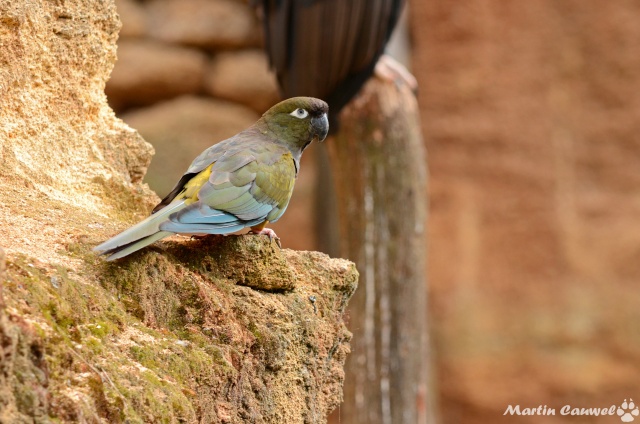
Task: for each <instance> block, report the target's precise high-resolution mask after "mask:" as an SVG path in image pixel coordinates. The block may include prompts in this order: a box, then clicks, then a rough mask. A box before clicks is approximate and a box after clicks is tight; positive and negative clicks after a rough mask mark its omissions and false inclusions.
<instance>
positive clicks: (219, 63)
mask: <svg viewBox="0 0 640 424" xmlns="http://www.w3.org/2000/svg"><path fill="white" fill-rule="evenodd" d="M204 81H205V90H206V91H207V93H209V94H211V95H212V96H214V97H219V98H222V99H227V100H231V101H235V102H238V103H242V104H244V105H247V106H249V107H250V108H252V109H253V110H255V111H256V112H258V113H260V114H262V113H264V112H265V111H266V110H267V109H269V108H270V107H271V106H273V105H274V104H275V103H277V102H278V100H279V98H280V96H279V93H278V84H277V81H276V77H275V75H274V74H273V73H271V72H270V71H269V64H268V61H267V58H266V56H265V54H264V52H262V51H261V50H242V51H238V52H226V53H219V54H217V55H216V56H215V57H214V58H213V60H212V61H211V64H210V65H209V67H208V69H207V71H206V73H205V79H204Z"/></svg>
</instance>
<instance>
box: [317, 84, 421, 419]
mask: <svg viewBox="0 0 640 424" xmlns="http://www.w3.org/2000/svg"><path fill="white" fill-rule="evenodd" d="M340 122H341V127H340V129H339V131H338V133H337V134H336V136H335V138H334V139H332V140H329V143H330V144H329V148H330V154H331V163H332V167H333V173H334V176H335V181H336V187H337V196H338V209H339V218H340V232H341V234H340V253H341V255H343V256H344V257H347V258H349V259H351V260H353V261H355V262H356V266H357V268H358V270H359V272H360V282H359V287H358V290H357V291H356V294H355V295H354V297H353V299H352V301H351V304H350V307H349V311H350V318H349V322H350V323H349V328H350V329H351V331H352V332H353V340H352V342H351V348H352V353H351V355H350V356H349V357H348V360H347V366H346V370H345V372H346V378H345V387H344V403H343V405H342V406H341V408H340V410H339V411H338V412H337V413H338V414H339V415H340V418H339V419H340V421H341V422H343V423H349V424H364V423H366V424H378V423H379V424H401V423H410V424H414V423H426V422H427V376H428V373H429V371H428V370H429V363H430V358H429V355H428V352H427V321H426V276H425V273H424V271H425V266H424V265H425V261H426V243H425V224H426V206H427V199H426V195H427V191H426V183H427V166H426V154H425V151H424V147H423V142H422V135H421V131H420V121H419V114H418V106H417V102H416V99H415V96H414V94H413V93H412V92H411V90H410V88H409V87H407V86H406V85H403V84H399V85H398V84H397V83H395V82H391V81H386V80H382V79H379V78H372V79H371V80H370V81H369V82H368V83H367V84H366V85H365V86H364V87H363V89H362V90H361V92H360V94H359V95H358V96H357V97H356V98H355V99H354V100H353V101H352V102H351V103H350V104H349V105H348V106H347V107H346V108H345V109H344V110H343V112H342V114H341V117H340ZM429 403H430V402H429ZM429 413H430V411H429Z"/></svg>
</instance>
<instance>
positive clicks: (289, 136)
mask: <svg viewBox="0 0 640 424" xmlns="http://www.w3.org/2000/svg"><path fill="white" fill-rule="evenodd" d="M327 112H329V106H328V105H327V104H326V103H325V102H323V101H322V100H320V99H316V98H313V97H292V98H290V99H287V100H283V101H281V102H280V103H278V104H276V105H275V106H273V107H272V108H271V109H269V110H268V111H267V112H265V114H264V115H262V119H263V120H264V122H265V123H266V124H267V127H268V128H269V130H270V131H271V132H272V133H273V134H274V135H275V136H276V137H277V138H278V139H279V140H281V141H282V142H284V143H286V144H287V145H288V146H289V148H291V149H296V150H297V149H299V151H300V152H302V150H304V149H305V148H306V147H307V146H308V145H309V143H311V142H312V141H313V140H314V139H317V140H318V141H322V140H324V139H325V137H326V136H327V133H328V132H329V119H328V118H327Z"/></svg>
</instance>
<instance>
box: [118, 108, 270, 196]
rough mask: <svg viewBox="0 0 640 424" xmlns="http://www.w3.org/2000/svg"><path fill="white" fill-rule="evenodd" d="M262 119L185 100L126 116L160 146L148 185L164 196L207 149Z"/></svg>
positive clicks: (245, 111) (248, 112)
mask: <svg viewBox="0 0 640 424" xmlns="http://www.w3.org/2000/svg"><path fill="white" fill-rule="evenodd" d="M259 117H260V116H259V115H258V114H256V113H255V112H253V111H252V110H250V109H248V108H246V107H243V106H240V105H237V104H233V103H228V102H225V101H221V100H213V99H207V98H200V97H194V96H183V97H179V98H177V99H174V100H169V101H166V102H163V103H158V104H156V105H154V106H151V107H149V108H145V109H139V110H136V111H132V112H129V113H126V114H125V115H123V116H122V119H124V121H125V122H127V123H128V124H129V125H131V126H133V127H135V128H137V129H138V130H139V131H140V134H142V135H143V136H144V137H145V139H146V140H148V141H149V142H150V143H151V144H153V145H154V146H156V151H157V154H156V156H155V157H154V158H153V161H152V163H151V166H150V168H149V173H148V174H147V178H146V181H147V182H148V183H149V184H150V185H151V187H152V188H153V189H154V190H157V192H158V193H159V194H161V195H164V194H166V193H168V192H169V191H170V190H171V189H172V188H173V185H174V184H175V183H176V181H178V179H180V176H182V174H183V173H184V172H185V171H186V169H187V168H188V167H189V164H191V161H192V160H193V159H194V158H195V157H196V156H197V155H199V154H200V153H201V152H202V151H203V150H204V149H206V148H207V147H209V146H211V145H212V144H215V143H217V142H219V141H222V140H224V139H225V138H228V137H230V136H232V135H234V134H236V133H238V132H240V131H242V130H243V129H245V128H246V127H248V126H249V125H251V124H253V123H254V122H255V121H256V120H258V118H259Z"/></svg>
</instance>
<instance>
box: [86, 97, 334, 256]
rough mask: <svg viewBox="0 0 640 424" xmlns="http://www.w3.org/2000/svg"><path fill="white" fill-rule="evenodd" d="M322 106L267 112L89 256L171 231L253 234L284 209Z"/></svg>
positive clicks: (299, 103)
mask: <svg viewBox="0 0 640 424" xmlns="http://www.w3.org/2000/svg"><path fill="white" fill-rule="evenodd" d="M327 112H328V106H327V104H326V103H325V102H323V101H322V100H319V99H315V98H312V97H294V98H291V99H288V100H284V101H282V102H280V103H278V104H277V105H275V106H273V107H272V108H271V109H269V110H268V111H267V112H266V113H265V114H264V115H262V118H260V119H259V120H258V121H257V122H256V123H255V124H253V125H252V126H251V127H249V128H247V129H246V130H244V131H242V132H240V133H238V134H236V135H235V136H233V137H231V138H228V139H226V140H224V141H222V142H220V143H218V144H215V145H213V146H211V147H209V148H208V149H207V150H205V151H204V152H202V153H201V154H200V155H199V156H198V157H197V158H196V159H195V160H194V161H193V162H192V163H191V165H190V166H189V169H188V170H187V172H186V173H185V174H184V175H183V176H182V178H181V179H180V181H178V183H177V184H176V186H175V187H174V189H173V190H172V191H171V193H169V194H168V195H167V196H166V197H165V198H164V199H162V201H161V202H160V203H159V204H158V205H157V206H156V207H155V208H154V210H153V214H152V215H151V216H150V217H148V218H147V219H145V220H144V221H142V222H140V223H138V224H136V225H134V226H133V227H131V228H129V229H128V230H125V231H124V232H122V233H120V234H118V235H117V236H115V237H113V238H111V239H109V240H107V241H106V242H104V243H102V244H100V245H99V246H97V247H96V248H95V249H94V250H95V251H97V252H99V253H101V254H104V255H108V257H107V260H113V259H118V258H121V257H123V256H126V255H128V254H130V253H133V252H135V251H137V250H139V249H142V248H143V247H145V246H147V245H149V244H151V243H153V242H154V241H156V240H160V239H161V238H164V237H166V236H168V235H170V234H172V233H186V234H228V233H232V232H235V231H238V230H241V229H243V228H247V227H251V228H252V229H253V230H254V232H257V233H259V234H268V235H269V236H270V237H273V236H275V233H273V231H271V230H269V229H263V228H264V225H266V224H267V223H269V222H275V221H277V220H278V219H279V218H280V217H281V216H282V214H283V213H284V211H285V210H286V208H287V205H288V204H289V200H290V199H291V194H292V193H293V185H294V182H295V179H296V177H297V175H298V171H299V169H300V157H301V156H302V151H303V150H304V149H305V148H306V147H307V146H308V145H309V143H311V141H313V139H318V140H319V141H322V140H324V138H325V137H326V135H327V132H328V130H329V124H328V120H327Z"/></svg>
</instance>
